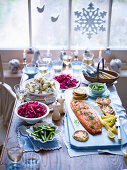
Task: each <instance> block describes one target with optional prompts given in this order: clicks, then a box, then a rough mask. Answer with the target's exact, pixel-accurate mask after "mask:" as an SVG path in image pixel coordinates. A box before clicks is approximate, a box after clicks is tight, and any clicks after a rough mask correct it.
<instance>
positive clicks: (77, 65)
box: [71, 61, 82, 77]
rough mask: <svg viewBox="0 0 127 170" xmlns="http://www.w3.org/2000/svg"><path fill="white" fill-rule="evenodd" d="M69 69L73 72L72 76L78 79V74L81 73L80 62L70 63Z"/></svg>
mask: <svg viewBox="0 0 127 170" xmlns="http://www.w3.org/2000/svg"><path fill="white" fill-rule="evenodd" d="M71 67H72V71H73V76H74V77H80V73H81V71H82V62H80V61H72V63H71Z"/></svg>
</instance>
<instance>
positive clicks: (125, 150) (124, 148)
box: [121, 143, 127, 165]
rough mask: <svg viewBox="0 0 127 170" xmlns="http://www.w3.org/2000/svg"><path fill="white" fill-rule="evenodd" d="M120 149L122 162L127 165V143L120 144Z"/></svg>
mask: <svg viewBox="0 0 127 170" xmlns="http://www.w3.org/2000/svg"><path fill="white" fill-rule="evenodd" d="M121 151H122V153H123V159H124V162H125V164H126V165H127V143H126V144H123V145H122V146H121Z"/></svg>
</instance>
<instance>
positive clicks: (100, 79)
mask: <svg viewBox="0 0 127 170" xmlns="http://www.w3.org/2000/svg"><path fill="white" fill-rule="evenodd" d="M99 66H100V62H99V63H98V67H97V77H91V76H88V75H86V74H84V73H83V75H84V77H85V79H86V80H88V81H90V82H100V83H108V84H112V83H113V82H114V81H116V80H117V79H118V78H119V74H118V73H117V72H115V71H111V70H105V69H104V58H102V69H100V68H99ZM100 71H102V72H105V73H108V74H110V75H112V76H114V77H115V78H110V79H108V78H104V79H102V78H99V74H100V73H99V72H100Z"/></svg>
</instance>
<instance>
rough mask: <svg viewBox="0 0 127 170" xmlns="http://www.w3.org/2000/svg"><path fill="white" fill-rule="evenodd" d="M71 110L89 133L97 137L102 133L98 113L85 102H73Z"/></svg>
mask: <svg viewBox="0 0 127 170" xmlns="http://www.w3.org/2000/svg"><path fill="white" fill-rule="evenodd" d="M71 108H72V110H73V112H74V113H75V115H76V116H77V118H78V119H79V121H80V122H81V124H82V125H83V126H84V127H85V128H86V130H87V131H88V132H90V133H91V134H93V135H95V134H97V133H101V132H102V125H101V122H100V119H99V117H98V116H97V114H96V112H95V111H94V110H93V109H92V108H91V107H90V106H89V105H88V104H87V103H85V102H82V101H79V100H72V101H71Z"/></svg>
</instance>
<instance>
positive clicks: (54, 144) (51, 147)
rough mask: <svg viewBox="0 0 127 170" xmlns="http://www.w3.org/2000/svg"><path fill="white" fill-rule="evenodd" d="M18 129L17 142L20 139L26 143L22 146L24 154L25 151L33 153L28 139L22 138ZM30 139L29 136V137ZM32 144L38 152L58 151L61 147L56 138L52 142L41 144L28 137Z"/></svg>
mask: <svg viewBox="0 0 127 170" xmlns="http://www.w3.org/2000/svg"><path fill="white" fill-rule="evenodd" d="M19 128H20V127H18V129H17V136H18V139H19V141H20V140H21V138H22V139H24V140H25V141H26V144H25V146H24V149H23V150H24V152H25V151H26V152H27V151H34V148H33V145H32V144H31V142H30V140H29V138H28V137H26V136H23V135H22V134H21V133H20V131H19ZM29 137H30V136H29ZM30 138H31V140H32V142H33V143H34V144H35V145H36V146H37V147H38V148H39V149H40V150H55V149H60V148H61V147H62V146H61V145H60V143H59V139H58V137H56V138H54V139H53V140H52V141H47V142H45V143H41V142H40V141H35V140H34V139H33V138H32V137H30Z"/></svg>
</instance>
